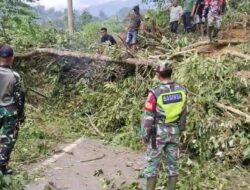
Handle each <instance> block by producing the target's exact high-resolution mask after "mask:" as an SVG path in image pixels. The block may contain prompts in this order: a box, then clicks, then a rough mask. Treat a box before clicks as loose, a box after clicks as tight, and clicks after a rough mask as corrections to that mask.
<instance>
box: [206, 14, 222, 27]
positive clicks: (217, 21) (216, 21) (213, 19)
mask: <svg viewBox="0 0 250 190" xmlns="http://www.w3.org/2000/svg"><path fill="white" fill-rule="evenodd" d="M207 22H208V23H207V24H208V27H214V28H216V29H220V27H221V17H220V16H212V15H208V18H207Z"/></svg>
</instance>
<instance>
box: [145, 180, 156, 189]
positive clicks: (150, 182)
mask: <svg viewBox="0 0 250 190" xmlns="http://www.w3.org/2000/svg"><path fill="white" fill-rule="evenodd" d="M156 182H157V179H156V178H155V177H152V178H148V179H147V187H146V190H155V187H156Z"/></svg>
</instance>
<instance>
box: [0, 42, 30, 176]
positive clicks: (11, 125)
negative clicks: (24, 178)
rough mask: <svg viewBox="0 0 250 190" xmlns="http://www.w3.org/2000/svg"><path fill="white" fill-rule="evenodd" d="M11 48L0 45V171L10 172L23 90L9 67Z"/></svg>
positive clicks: (11, 59)
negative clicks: (9, 164)
mask: <svg viewBox="0 0 250 190" xmlns="http://www.w3.org/2000/svg"><path fill="white" fill-rule="evenodd" d="M13 60H14V52H13V49H12V48H11V47H9V46H7V45H0V86H1V88H0V171H1V172H2V174H3V175H8V174H12V172H13V171H12V169H11V168H9V167H8V166H7V165H8V162H9V159H10V154H11V152H12V150H13V148H14V145H15V143H16V140H17V136H18V129H19V124H20V123H22V122H24V118H25V117H24V101H25V100H24V90H23V87H22V85H21V81H20V76H19V74H18V73H16V72H15V71H13V70H12V69H11V66H12V64H13Z"/></svg>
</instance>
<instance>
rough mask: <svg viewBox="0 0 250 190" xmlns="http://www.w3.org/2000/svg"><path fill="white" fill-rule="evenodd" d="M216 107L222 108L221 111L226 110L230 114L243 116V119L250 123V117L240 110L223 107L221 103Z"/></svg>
mask: <svg viewBox="0 0 250 190" xmlns="http://www.w3.org/2000/svg"><path fill="white" fill-rule="evenodd" d="M215 105H216V106H217V107H218V108H220V109H224V110H228V111H230V112H233V113H235V114H237V115H239V116H242V117H245V118H246V119H247V122H250V115H248V114H246V113H244V112H242V111H240V110H238V109H235V108H233V107H230V106H226V105H223V104H221V103H215Z"/></svg>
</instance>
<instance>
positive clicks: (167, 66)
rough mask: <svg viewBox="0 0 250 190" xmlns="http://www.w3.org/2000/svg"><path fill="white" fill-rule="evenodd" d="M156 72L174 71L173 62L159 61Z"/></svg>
mask: <svg viewBox="0 0 250 190" xmlns="http://www.w3.org/2000/svg"><path fill="white" fill-rule="evenodd" d="M154 71H155V72H159V73H160V72H165V71H172V64H171V62H169V61H164V62H161V63H159V65H158V66H156V68H155V69H154Z"/></svg>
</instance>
